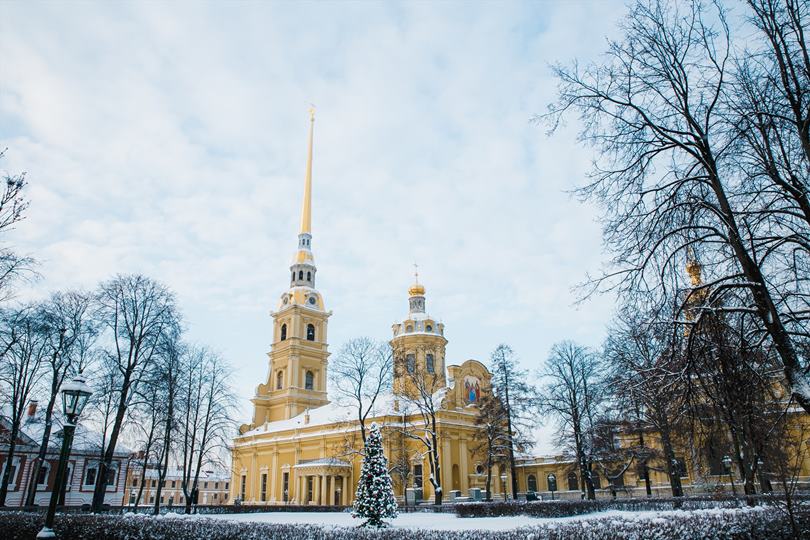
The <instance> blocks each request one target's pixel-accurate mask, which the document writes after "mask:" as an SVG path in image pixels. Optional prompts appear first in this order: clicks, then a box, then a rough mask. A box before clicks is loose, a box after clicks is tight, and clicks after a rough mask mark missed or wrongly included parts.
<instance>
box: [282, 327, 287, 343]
mask: <svg viewBox="0 0 810 540" xmlns="http://www.w3.org/2000/svg"><path fill="white" fill-rule="evenodd" d="M285 339H287V325H286V324H282V325H281V341H284V340H285Z"/></svg>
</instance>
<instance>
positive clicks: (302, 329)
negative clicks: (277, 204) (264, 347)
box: [252, 109, 332, 427]
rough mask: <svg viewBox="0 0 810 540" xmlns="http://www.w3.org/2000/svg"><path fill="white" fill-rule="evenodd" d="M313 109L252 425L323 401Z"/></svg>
mask: <svg viewBox="0 0 810 540" xmlns="http://www.w3.org/2000/svg"><path fill="white" fill-rule="evenodd" d="M314 127H315V111H314V110H313V109H310V111H309V144H308V146H307V167H306V175H305V178H304V197H303V198H304V201H303V205H302V208H301V225H300V228H299V231H298V250H297V251H296V253H295V256H294V257H293V260H292V264H291V265H290V288H289V289H288V290H287V291H285V292H284V293H283V294H282V295H281V298H280V300H279V304H278V310H277V311H274V312H271V313H270V315H271V316H272V317H273V344H272V345H271V346H270V352H269V353H267V355H268V356H269V358H270V367H269V370H268V374H267V382H266V383H264V384H260V385H259V386H258V387H257V388H256V396H255V397H254V398H253V400H252V401H253V405H254V412H253V424H252V426H253V427H255V426H258V425H260V424H263V423H264V422H275V421H278V420H287V419H289V418H292V417H293V416H296V415H298V414H301V413H302V412H304V411H306V410H307V409H314V408H317V407H321V406H322V405H326V404H327V403H329V400H328V399H327V397H326V370H327V365H328V361H327V359H328V357H329V351H328V347H327V341H326V335H327V334H326V326H327V321H328V319H329V317H330V316H331V315H332V312H331V311H326V308H325V306H324V301H323V296H321V294H320V293H319V292H318V291H317V290H316V289H315V273H316V271H317V269H316V268H315V258H314V256H313V255H312V139H313V131H314Z"/></svg>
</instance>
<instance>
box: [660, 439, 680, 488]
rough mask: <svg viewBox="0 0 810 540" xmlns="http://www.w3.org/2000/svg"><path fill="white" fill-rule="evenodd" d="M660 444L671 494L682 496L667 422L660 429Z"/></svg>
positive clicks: (678, 472)
mask: <svg viewBox="0 0 810 540" xmlns="http://www.w3.org/2000/svg"><path fill="white" fill-rule="evenodd" d="M661 446H663V447H664V448H663V450H664V459H665V460H666V462H667V463H666V465H667V476H669V485H670V487H671V488H672V496H673V497H683V486H682V485H681V475H680V471H676V470H675V452H674V450H673V449H672V439H671V436H670V432H669V424H668V423H664V425H663V426H662V429H661Z"/></svg>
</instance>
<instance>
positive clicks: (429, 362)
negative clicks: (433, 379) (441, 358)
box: [425, 353, 436, 373]
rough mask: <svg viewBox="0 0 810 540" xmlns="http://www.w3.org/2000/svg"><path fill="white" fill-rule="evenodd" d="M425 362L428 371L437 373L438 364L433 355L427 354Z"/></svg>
mask: <svg viewBox="0 0 810 540" xmlns="http://www.w3.org/2000/svg"><path fill="white" fill-rule="evenodd" d="M425 364H426V365H427V372H428V373H435V372H436V366H435V363H434V360H433V355H432V354H430V353H428V354H426V355H425Z"/></svg>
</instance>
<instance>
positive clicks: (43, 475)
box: [37, 463, 50, 486]
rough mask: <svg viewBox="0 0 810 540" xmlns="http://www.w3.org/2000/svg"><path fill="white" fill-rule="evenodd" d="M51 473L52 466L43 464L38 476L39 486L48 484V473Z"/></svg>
mask: <svg viewBox="0 0 810 540" xmlns="http://www.w3.org/2000/svg"><path fill="white" fill-rule="evenodd" d="M49 471H50V466H49V465H48V464H47V463H43V464H42V466H41V467H40V468H39V474H38V475H37V484H38V485H40V486H44V485H45V484H47V483H48V472H49Z"/></svg>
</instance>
